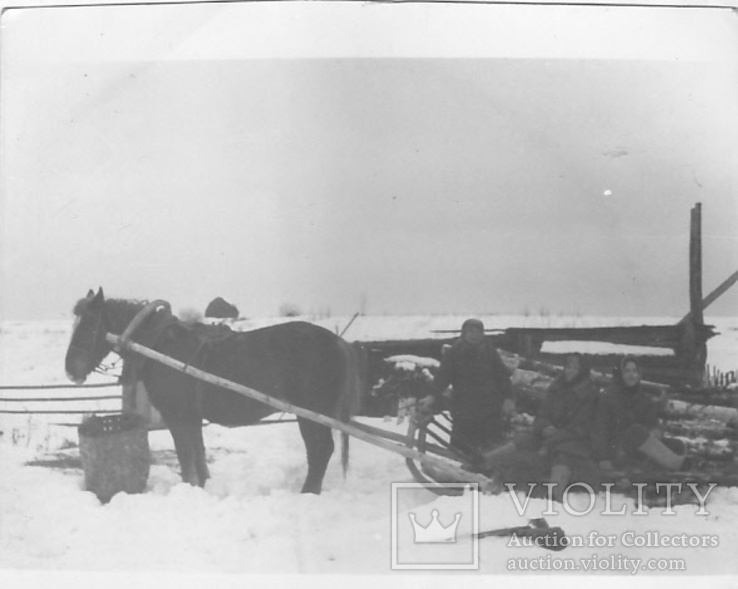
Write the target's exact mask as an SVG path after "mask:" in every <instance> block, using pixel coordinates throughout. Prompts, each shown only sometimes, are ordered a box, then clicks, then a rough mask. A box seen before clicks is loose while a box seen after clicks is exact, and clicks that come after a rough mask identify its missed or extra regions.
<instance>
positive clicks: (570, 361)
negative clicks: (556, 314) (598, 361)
mask: <svg viewBox="0 0 738 589" xmlns="http://www.w3.org/2000/svg"><path fill="white" fill-rule="evenodd" d="M598 395H599V393H598V390H597V387H596V386H595V384H594V382H593V381H592V376H591V370H590V366H589V364H588V363H587V361H586V359H585V358H584V357H583V356H582V355H581V354H577V353H575V354H569V355H568V356H567V357H566V360H565V364H564V373H563V374H562V375H560V376H558V377H557V378H556V379H555V380H554V381H553V382H552V383H551V384H550V385H549V387H548V390H547V391H546V397H545V399H544V401H543V403H542V405H541V407H540V409H539V411H538V414H537V415H536V418H535V420H534V422H533V432H532V433H530V434H524V435H521V436H518V437H517V438H516V439H515V440H514V441H512V442H510V443H508V444H506V445H504V446H501V447H500V448H497V449H496V450H493V451H491V452H488V453H486V454H485V455H484V460H485V464H487V465H489V466H491V465H493V464H494V463H495V460H496V459H499V458H500V457H502V456H504V455H507V454H510V453H512V452H513V451H515V450H529V451H538V453H539V454H541V455H543V456H546V458H547V462H548V464H549V465H550V467H551V474H550V482H552V483H555V484H556V486H555V487H554V488H553V497H554V498H555V499H556V500H558V501H561V497H562V494H563V491H564V488H565V487H566V485H567V484H568V483H569V482H570V481H571V476H572V473H573V472H575V471H580V472H581V471H583V470H584V469H586V468H589V467H590V466H591V465H593V462H592V454H593V453H592V437H593V428H594V423H595V414H596V408H597V401H598Z"/></svg>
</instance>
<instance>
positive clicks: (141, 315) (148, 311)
mask: <svg viewBox="0 0 738 589" xmlns="http://www.w3.org/2000/svg"><path fill="white" fill-rule="evenodd" d="M162 307H163V308H164V309H166V310H167V311H169V312H170V313H171V306H170V305H169V303H168V302H166V301H163V300H161V299H157V300H155V301H153V302H151V303H148V304H147V305H146V306H145V307H144V308H143V309H141V310H140V311H139V312H138V313H137V314H136V316H135V317H134V318H133V320H132V321H131V322H130V323H129V324H128V326H127V327H126V328H125V330H124V331H123V333H122V334H121V335H120V336H119V337H118V342H117V344H115V345H114V348H115V350H116V351H117V352H120V351H121V350H123V349H125V348H126V346H127V345H128V342H129V341H130V339H131V336H132V335H133V333H134V332H135V331H136V330H137V329H138V328H139V327H140V326H141V324H142V323H143V322H144V321H145V320H146V319H147V318H148V317H149V316H150V315H153V314H154V313H155V312H156V311H158V310H159V309H160V308H162Z"/></svg>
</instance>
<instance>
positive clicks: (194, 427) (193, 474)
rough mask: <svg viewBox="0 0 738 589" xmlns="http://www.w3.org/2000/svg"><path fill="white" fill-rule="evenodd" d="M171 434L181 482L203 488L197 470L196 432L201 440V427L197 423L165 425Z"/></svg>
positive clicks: (203, 482)
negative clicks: (180, 473) (180, 471)
mask: <svg viewBox="0 0 738 589" xmlns="http://www.w3.org/2000/svg"><path fill="white" fill-rule="evenodd" d="M167 425H168V426H169V431H170V432H172V438H173V439H174V448H175V449H176V450H177V458H179V467H180V469H181V470H182V481H183V482H185V483H189V484H190V485H196V486H200V487H201V486H203V484H205V481H204V480H201V479H200V475H199V473H198V468H197V447H198V445H197V439H198V431H199V435H200V438H202V425H201V424H199V423H187V422H173V423H167Z"/></svg>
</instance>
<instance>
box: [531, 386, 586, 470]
mask: <svg viewBox="0 0 738 589" xmlns="http://www.w3.org/2000/svg"><path fill="white" fill-rule="evenodd" d="M598 398H599V394H598V391H597V388H596V387H595V384H594V383H593V382H592V379H591V378H590V376H589V373H586V374H583V375H582V376H580V377H578V378H576V379H575V380H574V381H573V382H568V381H567V380H566V379H565V378H564V376H563V375H562V376H559V377H558V378H556V379H555V380H554V381H553V382H552V383H551V385H550V386H549V388H548V391H547V392H546V398H545V400H544V401H543V404H542V405H541V408H540V410H539V412H538V415H536V418H535V421H534V422H533V432H534V434H535V435H536V437H538V438H539V439H540V440H542V442H543V445H544V446H546V447H547V448H548V449H549V452H550V453H552V454H555V453H566V454H573V455H576V456H582V457H584V456H591V455H592V439H593V435H594V425H595V415H596V411H597V402H598ZM549 426H553V427H555V428H556V429H557V430H558V431H557V432H556V433H555V434H554V435H553V436H552V437H549V438H544V437H543V430H544V429H546V428H547V427H549Z"/></svg>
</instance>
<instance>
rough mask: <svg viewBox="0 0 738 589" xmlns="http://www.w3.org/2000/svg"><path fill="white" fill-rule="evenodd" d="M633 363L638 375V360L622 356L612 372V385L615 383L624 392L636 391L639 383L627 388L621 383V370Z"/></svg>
mask: <svg viewBox="0 0 738 589" xmlns="http://www.w3.org/2000/svg"><path fill="white" fill-rule="evenodd" d="M630 363H633V364H635V365H636V367H637V368H638V372H639V374H640V372H641V363H640V362H639V361H638V358H636V357H635V356H624V357H623V359H622V360H620V363H619V364H618V365H617V366H616V367H615V369H614V370H613V371H612V380H613V382H614V383H616V384H617V385H618V386H619V387H621V388H623V389H624V390H635V389H637V388H638V387H639V386H640V384H641V382H640V380H639V381H638V384H636V385H635V386H633V387H629V386H628V385H626V384H625V381H623V370H624V369H625V365H626V364H630Z"/></svg>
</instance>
